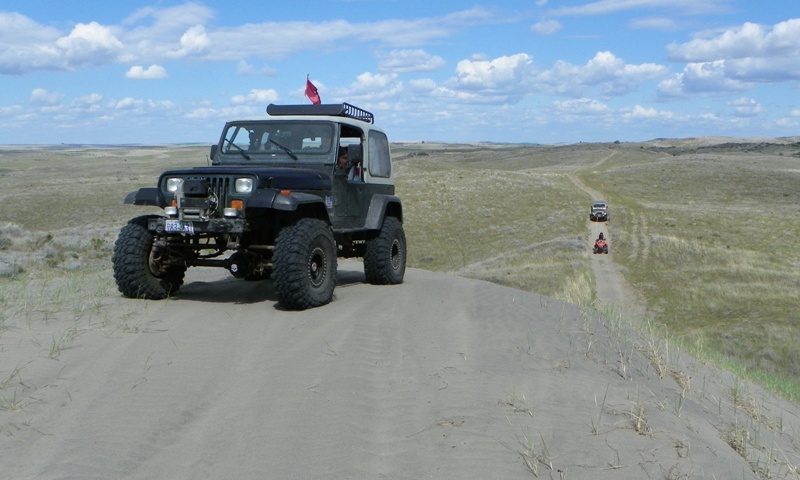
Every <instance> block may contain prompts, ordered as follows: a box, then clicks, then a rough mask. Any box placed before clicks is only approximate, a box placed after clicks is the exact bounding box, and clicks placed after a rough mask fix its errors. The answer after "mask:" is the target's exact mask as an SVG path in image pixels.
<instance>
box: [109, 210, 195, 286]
mask: <svg viewBox="0 0 800 480" xmlns="http://www.w3.org/2000/svg"><path fill="white" fill-rule="evenodd" d="M149 218H152V217H151V216H144V217H137V218H134V219H133V220H131V221H130V222H128V224H127V225H125V226H124V227H122V230H120V232H119V236H118V237H117V241H116V243H114V254H113V255H112V256H111V263H112V264H113V266H114V280H115V281H116V282H117V288H118V289H119V291H120V292H121V293H122V294H123V295H124V296H126V297H128V298H145V299H148V300H161V299H162V298H166V297H168V296H170V295H174V294H175V293H177V291H178V289H179V288H180V286H181V285H183V277H184V275H185V274H186V266H185V265H183V264H181V265H171V266H169V267H166V268H159V267H158V266H157V265H158V264H159V258H158V255H157V253H154V252H153V234H152V233H151V232H150V231H148V230H147V220H148V219H149Z"/></svg>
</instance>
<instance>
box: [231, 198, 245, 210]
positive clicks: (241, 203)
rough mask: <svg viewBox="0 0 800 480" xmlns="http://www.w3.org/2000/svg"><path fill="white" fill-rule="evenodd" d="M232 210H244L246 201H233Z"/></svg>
mask: <svg viewBox="0 0 800 480" xmlns="http://www.w3.org/2000/svg"><path fill="white" fill-rule="evenodd" d="M231 208H235V209H237V210H244V201H242V200H231Z"/></svg>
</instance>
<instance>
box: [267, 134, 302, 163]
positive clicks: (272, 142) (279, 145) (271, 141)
mask: <svg viewBox="0 0 800 480" xmlns="http://www.w3.org/2000/svg"><path fill="white" fill-rule="evenodd" d="M269 143H271V144H273V145H275V146H277V147H278V148H280V149H281V150H283V151H284V152H286V154H287V155H289V156H290V157H292V160H298V158H297V155H295V154H294V152H293V151H291V150H289V149H288V148H286V147H284V146H283V145H281V144H280V143H278V142H276V141H275V140H273V139H271V138H270V139H269Z"/></svg>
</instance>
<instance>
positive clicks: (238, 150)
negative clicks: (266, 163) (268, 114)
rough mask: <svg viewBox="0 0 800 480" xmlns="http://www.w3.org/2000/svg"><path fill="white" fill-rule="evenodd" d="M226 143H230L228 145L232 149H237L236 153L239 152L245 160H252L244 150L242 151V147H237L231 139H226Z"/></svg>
mask: <svg viewBox="0 0 800 480" xmlns="http://www.w3.org/2000/svg"><path fill="white" fill-rule="evenodd" d="M225 141H226V142H228V145H229V146H231V147H233V148H235V149H236V151H237V152H239V154H240V155H241V156H243V157H244V158H246V159H247V160H250V155H248V154H246V153H244V150H243V149H242V147H240V146H239V145H236V144H235V143H233V141H232V140H231V139H229V138H226V139H225Z"/></svg>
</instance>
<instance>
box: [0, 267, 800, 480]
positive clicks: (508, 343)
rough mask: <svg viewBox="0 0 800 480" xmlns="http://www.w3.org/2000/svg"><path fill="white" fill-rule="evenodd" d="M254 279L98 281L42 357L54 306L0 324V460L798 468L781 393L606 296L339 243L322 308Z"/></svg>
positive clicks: (124, 468) (726, 471)
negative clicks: (377, 254) (697, 358)
mask: <svg viewBox="0 0 800 480" xmlns="http://www.w3.org/2000/svg"><path fill="white" fill-rule="evenodd" d="M269 287H270V286H269V282H268V281H264V282H255V283H253V282H243V281H238V280H234V279H232V278H230V277H229V276H227V274H226V273H225V272H221V271H217V270H203V269H195V270H190V271H189V273H188V275H187V284H186V285H185V288H184V289H183V290H182V293H181V295H180V296H179V297H178V298H176V299H174V300H169V301H161V302H148V301H136V300H128V299H124V298H122V297H120V296H119V295H118V294H117V293H116V292H111V293H109V294H108V296H106V297H105V298H104V299H103V309H105V311H107V312H114V313H113V315H115V316H116V318H117V319H119V318H122V317H124V320H125V321H124V322H122V323H120V322H111V324H116V325H120V324H123V325H126V328H114V329H112V328H108V327H102V326H98V327H97V328H94V329H84V330H82V331H80V332H78V333H76V336H75V338H74V339H73V340H72V342H71V344H70V347H69V348H65V349H64V350H63V351H62V352H60V355H59V356H58V357H57V359H52V358H48V356H47V355H46V354H45V353H44V352H43V348H46V347H43V346H41V345H39V346H38V347H37V346H36V345H34V344H33V343H32V342H31V341H30V339H31V338H32V337H33V336H34V334H35V333H37V332H32V330H36V329H39V330H42V331H45V329H46V331H51V330H52V331H58V330H59V329H60V328H61V327H63V326H64V325H59V324H58V323H57V322H58V321H57V320H53V321H52V322H50V323H49V324H46V325H38V326H37V325H28V326H22V325H19V326H9V328H8V330H6V331H5V332H4V333H3V337H2V340H3V342H2V343H3V349H2V352H1V353H2V357H0V358H2V361H3V362H4V364H5V365H3V370H4V371H5V370H6V367H10V366H9V365H8V362H10V361H12V359H16V360H17V361H18V362H19V364H18V365H20V366H21V367H22V368H21V369H20V371H21V373H20V377H21V381H20V382H19V384H20V385H23V386H22V387H18V388H17V389H16V390H14V392H15V396H16V397H15V398H16V400H15V403H14V404H13V405H12V406H16V407H18V408H6V409H4V410H2V411H0V428H1V429H2V430H0V432H1V433H2V435H0V450H1V451H2V452H3V454H2V456H1V457H0V478H4V479H5V478H7V479H23V478H38V479H64V478H76V479H77V478H80V479H89V478H97V479H99V478H103V479H109V478H131V479H139V478H141V479H144V478H147V479H151V478H169V479H190V478H191V479H202V478H208V479H217V478H236V479H263V478H276V479H277V478H280V479H284V478H298V479H299V478H302V479H309V478H335V479H345V478H392V479H399V478H407V479H420V478H439V479H463V478H475V479H513V478H519V479H528V478H533V476H534V474H535V475H537V476H538V477H539V478H556V479H559V478H563V479H581V478H583V479H588V478H591V479H620V478H630V479H640V478H654V479H655V478H717V479H732V478H737V479H739V478H764V477H765V472H766V471H767V469H769V471H770V472H771V474H772V475H773V477H772V478H796V475H797V473H796V472H797V470H796V465H798V464H800V456H799V453H798V452H800V449H799V448H798V444H797V442H796V440H795V437H796V436H797V432H798V429H800V418H799V415H800V409H798V407H797V406H796V405H793V404H791V403H789V402H785V401H783V400H782V399H780V398H775V397H774V396H772V395H769V394H766V393H764V392H762V391H761V390H760V389H759V388H757V387H755V386H753V385H749V384H746V383H744V382H739V381H736V380H735V379H733V378H732V377H731V376H730V375H728V374H726V373H724V372H720V371H717V370H716V369H714V368H713V367H711V366H708V365H700V364H697V363H696V362H694V361H693V360H691V359H690V358H688V357H687V356H685V355H681V354H680V353H679V352H677V351H675V350H674V349H673V348H671V347H669V348H668V346H667V345H666V344H664V343H663V342H661V341H659V340H657V339H655V338H652V337H648V336H646V335H642V334H640V333H638V331H637V330H634V329H632V328H630V327H629V326H628V325H627V324H626V322H624V321H621V320H620V319H618V318H613V315H611V317H612V318H608V317H603V316H601V315H600V314H599V313H597V312H582V311H580V310H579V309H577V308H576V307H574V306H572V305H566V304H563V303H561V302H559V301H556V300H553V299H549V298H544V297H540V296H537V295H534V294H530V293H524V292H521V291H517V290H513V289H509V288H505V287H501V286H498V285H494V284H489V283H485V282H481V281H475V280H469V279H464V278H460V277H455V276H451V275H446V274H438V273H430V272H426V271H422V270H414V269H410V270H409V271H408V272H407V276H406V282H405V283H404V284H403V285H399V286H393V287H376V286H370V285H366V284H364V283H363V272H362V270H361V265H360V264H359V263H356V262H352V261H343V262H340V272H339V286H338V287H337V289H336V298H335V301H334V302H333V303H331V304H330V305H327V306H325V307H322V308H317V309H313V310H310V311H305V312H286V311H282V310H280V309H278V308H277V307H276V303H275V299H274V297H273V296H272V293H271V291H270V288H269ZM64 321H65V320H62V322H64ZM38 333H41V332H38ZM4 392H10V389H9V388H6V389H5V390H4ZM4 404H5V405H7V406H8V405H9V401H8V398H6V402H4ZM740 440H741V441H740ZM737 449H738V451H737ZM792 475H794V476H792Z"/></svg>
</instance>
